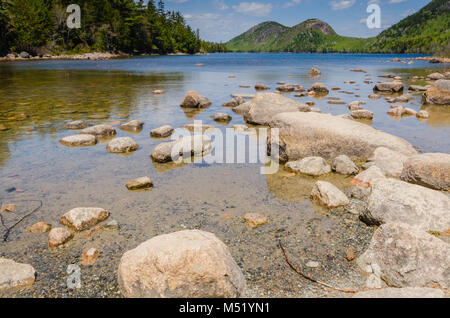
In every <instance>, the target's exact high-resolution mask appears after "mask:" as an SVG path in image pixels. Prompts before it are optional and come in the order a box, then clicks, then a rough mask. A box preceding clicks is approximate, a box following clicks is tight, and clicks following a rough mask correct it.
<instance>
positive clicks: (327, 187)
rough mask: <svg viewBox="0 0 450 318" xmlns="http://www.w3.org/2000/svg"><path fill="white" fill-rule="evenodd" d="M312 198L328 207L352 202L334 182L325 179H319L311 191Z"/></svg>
mask: <svg viewBox="0 0 450 318" xmlns="http://www.w3.org/2000/svg"><path fill="white" fill-rule="evenodd" d="M311 198H312V199H313V200H318V201H319V202H320V203H321V204H323V205H324V206H326V207H328V208H336V207H339V206H345V205H349V204H350V200H349V199H348V198H347V196H346V195H345V194H344V193H343V192H342V191H341V190H339V189H338V188H336V187H335V186H334V185H333V184H331V183H329V182H325V181H318V182H317V183H316V184H315V185H314V188H313V190H312V192H311Z"/></svg>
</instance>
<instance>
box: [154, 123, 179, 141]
mask: <svg viewBox="0 0 450 318" xmlns="http://www.w3.org/2000/svg"><path fill="white" fill-rule="evenodd" d="M173 132H174V129H173V127H172V126H169V125H165V126H162V127H159V128H156V129H153V130H152V131H150V136H151V137H153V138H167V137H170V136H171V135H172V133H173Z"/></svg>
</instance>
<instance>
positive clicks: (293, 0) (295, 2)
mask: <svg viewBox="0 0 450 318" xmlns="http://www.w3.org/2000/svg"><path fill="white" fill-rule="evenodd" d="M300 2H302V0H292V1H289V2H286V3H285V4H283V8H290V7H293V6H295V5H297V4H299V3H300Z"/></svg>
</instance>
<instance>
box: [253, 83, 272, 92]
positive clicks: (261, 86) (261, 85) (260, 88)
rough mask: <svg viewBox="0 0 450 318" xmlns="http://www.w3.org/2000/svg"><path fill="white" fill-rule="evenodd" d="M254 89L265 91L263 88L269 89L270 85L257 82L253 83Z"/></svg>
mask: <svg viewBox="0 0 450 318" xmlns="http://www.w3.org/2000/svg"><path fill="white" fill-rule="evenodd" d="M255 89H256V90H257V91H265V90H268V89H270V87H268V86H267V85H264V84H261V83H258V84H256V85H255Z"/></svg>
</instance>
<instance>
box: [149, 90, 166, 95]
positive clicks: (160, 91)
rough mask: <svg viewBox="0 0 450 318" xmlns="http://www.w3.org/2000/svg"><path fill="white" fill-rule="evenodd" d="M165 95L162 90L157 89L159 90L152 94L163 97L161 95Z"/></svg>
mask: <svg viewBox="0 0 450 318" xmlns="http://www.w3.org/2000/svg"><path fill="white" fill-rule="evenodd" d="M164 93H165V92H164V91H163V90H162V89H157V90H154V91H153V92H152V94H153V95H161V94H164Z"/></svg>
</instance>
